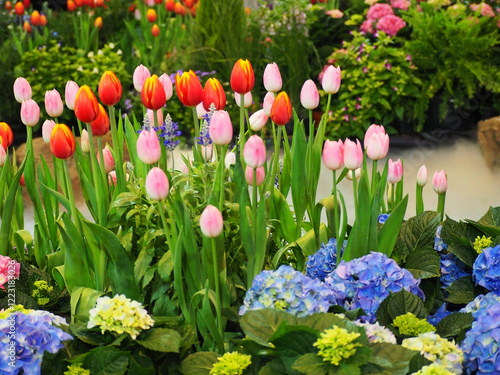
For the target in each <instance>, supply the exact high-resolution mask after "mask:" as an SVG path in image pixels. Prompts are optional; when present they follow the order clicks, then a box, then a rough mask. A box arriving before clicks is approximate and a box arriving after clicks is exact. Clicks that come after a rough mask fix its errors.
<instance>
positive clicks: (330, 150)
mask: <svg viewBox="0 0 500 375" xmlns="http://www.w3.org/2000/svg"><path fill="white" fill-rule="evenodd" d="M323 163H325V166H326V167H327V168H328V169H330V170H332V171H336V170H338V169H340V168H342V167H343V166H344V143H343V142H342V141H340V140H339V141H329V140H326V141H325V144H324V146H323Z"/></svg>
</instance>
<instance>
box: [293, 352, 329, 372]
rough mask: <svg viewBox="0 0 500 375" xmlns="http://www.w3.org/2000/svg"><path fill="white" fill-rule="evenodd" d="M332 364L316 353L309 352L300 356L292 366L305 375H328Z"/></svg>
mask: <svg viewBox="0 0 500 375" xmlns="http://www.w3.org/2000/svg"><path fill="white" fill-rule="evenodd" d="M330 367H331V365H330V364H328V363H326V362H325V361H323V359H322V358H320V357H319V356H317V355H316V354H315V353H308V354H305V355H303V356H301V357H299V358H298V359H297V360H296V361H295V363H294V364H293V366H292V368H293V369H294V370H297V371H300V372H301V373H303V374H305V375H326V374H328V371H329V368H330Z"/></svg>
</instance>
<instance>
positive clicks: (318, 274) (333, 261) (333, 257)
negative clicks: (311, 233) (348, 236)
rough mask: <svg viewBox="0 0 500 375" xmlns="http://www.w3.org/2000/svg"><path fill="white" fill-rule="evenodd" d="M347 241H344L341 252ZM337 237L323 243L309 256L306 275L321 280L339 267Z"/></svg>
mask: <svg viewBox="0 0 500 375" xmlns="http://www.w3.org/2000/svg"><path fill="white" fill-rule="evenodd" d="M346 244H347V241H344V244H343V245H342V249H340V252H341V254H342V253H343V252H344V249H345V246H346ZM337 251H338V250H337V239H336V238H330V240H329V241H328V243H327V244H321V247H320V249H319V250H318V251H317V252H316V253H314V254H313V255H310V256H308V257H307V263H306V275H307V276H309V277H311V278H313V279H319V280H321V281H324V280H325V277H327V276H328V275H330V273H332V272H333V270H334V269H335V267H337Z"/></svg>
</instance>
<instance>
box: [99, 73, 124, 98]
mask: <svg viewBox="0 0 500 375" xmlns="http://www.w3.org/2000/svg"><path fill="white" fill-rule="evenodd" d="M98 93H99V100H100V101H101V102H102V103H103V104H105V105H109V106H113V105H115V104H116V103H118V102H119V101H120V99H121V98H122V84H121V82H120V80H119V79H118V77H117V76H116V74H115V73H113V72H111V71H109V70H108V71H106V72H104V74H103V75H102V76H101V79H100V80H99V88H98Z"/></svg>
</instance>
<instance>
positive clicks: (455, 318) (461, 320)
mask: <svg viewBox="0 0 500 375" xmlns="http://www.w3.org/2000/svg"><path fill="white" fill-rule="evenodd" d="M473 320H474V319H473V318H472V314H471V313H460V312H456V313H452V314H450V315H448V316H445V317H444V318H443V319H441V320H440V321H439V323H438V324H437V326H436V333H437V334H438V335H439V336H441V337H456V336H458V335H459V334H460V333H461V332H463V331H465V330H467V329H469V328H470V327H471V326H472V321H473Z"/></svg>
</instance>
